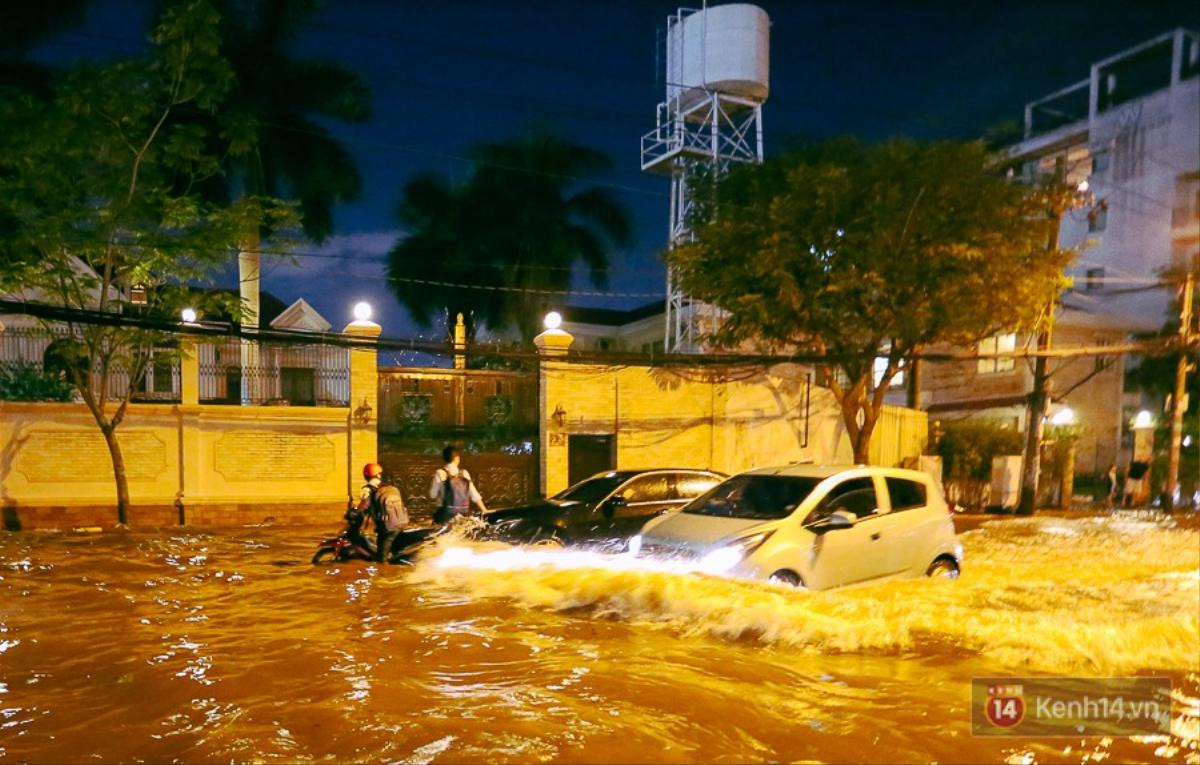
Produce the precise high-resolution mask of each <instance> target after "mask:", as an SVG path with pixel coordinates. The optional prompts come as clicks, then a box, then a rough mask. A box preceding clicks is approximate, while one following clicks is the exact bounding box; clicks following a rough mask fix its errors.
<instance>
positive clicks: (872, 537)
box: [871, 531, 879, 541]
mask: <svg viewBox="0 0 1200 765" xmlns="http://www.w3.org/2000/svg"><path fill="white" fill-rule="evenodd" d="M877 539H879V532H878V531H876V532H875V533H874V534H872V535H871V541H875V540H877Z"/></svg>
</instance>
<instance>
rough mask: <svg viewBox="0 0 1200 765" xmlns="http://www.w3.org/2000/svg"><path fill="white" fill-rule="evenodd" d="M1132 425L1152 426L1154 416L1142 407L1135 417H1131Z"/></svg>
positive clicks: (1138, 426) (1137, 426)
mask: <svg viewBox="0 0 1200 765" xmlns="http://www.w3.org/2000/svg"><path fill="white" fill-rule="evenodd" d="M1133 427H1135V428H1152V427H1154V418H1153V417H1152V416H1151V415H1150V412H1149V411H1147V410H1145V409H1143V410H1142V411H1140V412H1138V413H1137V417H1134V418H1133Z"/></svg>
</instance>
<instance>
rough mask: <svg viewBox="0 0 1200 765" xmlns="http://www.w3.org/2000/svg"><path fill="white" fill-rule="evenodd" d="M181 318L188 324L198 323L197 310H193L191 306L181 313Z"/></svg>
mask: <svg viewBox="0 0 1200 765" xmlns="http://www.w3.org/2000/svg"><path fill="white" fill-rule="evenodd" d="M179 316H180V317H181V318H182V319H183V321H184V322H185V323H186V324H194V323H195V322H196V309H195V308H191V307H190V306H189V307H188V308H184V309H183V310H182V311H180V312H179Z"/></svg>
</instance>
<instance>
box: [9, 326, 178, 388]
mask: <svg viewBox="0 0 1200 765" xmlns="http://www.w3.org/2000/svg"><path fill="white" fill-rule="evenodd" d="M82 339H83V334H82V332H81V331H72V329H71V328H70V327H67V326H64V325H50V326H37V325H31V326H16V327H6V328H5V329H4V330H3V331H0V369H3V370H4V371H5V372H7V373H8V374H10V375H21V376H22V377H24V378H25V379H27V380H36V379H37V378H41V379H43V380H61V381H64V382H65V383H68V384H69V383H70V382H71V380H72V379H73V376H72V374H71V371H72V368H74V367H80V366H81V365H87V363H88V361H87V357H86V355H81V354H80V353H79V352H78V351H77V350H76V349H75V348H72V346H73V345H74V344H76V343H79V342H81V341H82ZM143 366H144V368H143V369H142V370H141V372H140V373H139V374H138V379H137V380H135V381H133V393H132V395H131V400H133V401H164V402H172V401H178V400H179V393H180V376H179V355H178V351H177V349H176V347H173V346H172V345H164V346H163V347H162V348H158V349H154V350H151V351H150V359H148V360H147V362H146V363H145V364H144V365H143ZM80 371H82V368H81V369H80ZM90 374H91V375H92V379H93V381H94V382H95V384H96V385H97V386H98V385H99V380H100V378H101V376H102V373H101V371H100V370H99V369H91V370H90ZM129 387H130V364H129V363H128V361H126V360H125V359H123V358H121V357H120V356H118V357H116V358H114V359H112V361H111V362H110V365H109V370H108V384H107V394H108V396H109V398H111V399H120V398H123V397H124V395H125V393H126V392H127V391H128V390H129Z"/></svg>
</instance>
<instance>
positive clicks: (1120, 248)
mask: <svg viewBox="0 0 1200 765" xmlns="http://www.w3.org/2000/svg"><path fill="white" fill-rule="evenodd" d="M1003 158H1004V162H1005V163H1006V164H1007V166H1008V167H1009V168H1010V171H1011V172H1012V173H1013V175H1014V176H1020V177H1022V178H1024V179H1027V180H1033V179H1036V178H1037V177H1038V176H1039V175H1047V174H1050V175H1052V174H1056V173H1057V174H1060V175H1061V177H1063V178H1064V179H1065V180H1066V181H1067V182H1068V183H1070V184H1072V185H1075V186H1078V187H1079V188H1080V189H1081V190H1083V191H1086V192H1088V195H1089V196H1090V203H1089V205H1088V206H1086V207H1084V208H1081V209H1076V210H1070V211H1068V212H1067V213H1066V214H1064V215H1063V217H1062V222H1061V224H1060V229H1059V240H1060V242H1061V244H1062V245H1064V246H1069V247H1074V246H1083V245H1086V246H1084V249H1083V252H1082V254H1081V255H1080V256H1079V258H1078V259H1077V260H1076V262H1075V263H1074V264H1073V265H1072V266H1071V268H1070V269H1069V270H1068V275H1070V276H1071V277H1072V278H1073V282H1074V283H1073V286H1072V287H1071V289H1070V290H1069V291H1068V292H1067V293H1066V294H1065V295H1064V297H1063V300H1062V304H1061V307H1060V308H1059V310H1058V312H1057V315H1056V317H1055V323H1054V333H1053V342H1054V344H1055V345H1057V346H1068V345H1069V346H1096V345H1105V344H1111V343H1116V342H1119V341H1121V340H1122V339H1123V338H1125V337H1126V336H1127V335H1128V334H1129V333H1131V332H1135V331H1146V330H1154V329H1157V328H1159V327H1161V326H1162V325H1163V323H1164V322H1165V321H1166V320H1167V318H1168V316H1167V311H1168V309H1169V306H1170V304H1171V299H1172V297H1173V296H1174V293H1173V292H1172V291H1171V290H1170V289H1167V288H1164V287H1163V285H1162V284H1161V283H1158V282H1160V280H1161V278H1162V276H1163V274H1164V273H1166V272H1167V271H1169V270H1173V269H1180V268H1192V269H1197V268H1200V34H1198V33H1197V32H1194V31H1190V30H1186V29H1177V30H1175V31H1173V32H1168V33H1167V34H1164V35H1161V36H1159V37H1156V38H1154V39H1152V40H1148V41H1146V42H1144V43H1142V44H1140V45H1137V46H1134V47H1133V48H1130V49H1128V50H1125V51H1122V52H1120V53H1118V54H1116V55H1114V56H1111V57H1109V58H1106V59H1104V60H1102V61H1098V62H1096V63H1095V64H1092V66H1091V69H1090V72H1089V74H1088V77H1087V78H1086V79H1084V80H1081V81H1080V82H1077V83H1075V84H1074V85H1070V86H1068V87H1066V88H1064V89H1062V90H1059V91H1057V92H1055V93H1051V94H1050V95H1048V96H1045V97H1043V98H1040V99H1038V100H1036V101H1033V102H1031V103H1029V104H1028V105H1027V106H1026V107H1025V136H1024V138H1023V140H1021V141H1020V142H1018V143H1016V144H1014V145H1012V146H1011V147H1009V148H1008V149H1007V150H1006V151H1005V152H1004V154H1003ZM1000 288H1002V287H1000ZM1033 343H1034V339H1033V338H1032V337H1021V336H1017V335H1012V334H1009V335H1003V336H1000V337H995V338H989V339H988V340H985V341H983V342H982V343H980V350H981V351H998V350H999V351H1002V350H1011V349H1014V348H1018V347H1025V346H1026V345H1030V346H1032V344H1033ZM1051 366H1052V378H1051V380H1052V391H1051V395H1052V397H1053V401H1054V405H1053V409H1054V410H1056V411H1057V410H1061V409H1062V408H1064V407H1070V409H1071V410H1073V412H1074V414H1075V418H1076V421H1077V422H1078V423H1079V424H1080V425H1081V426H1082V430H1083V435H1082V437H1081V441H1080V443H1079V446H1078V456H1077V463H1076V464H1077V468H1078V469H1079V470H1080V471H1082V472H1097V471H1103V470H1104V469H1105V468H1106V467H1107V465H1108V464H1110V463H1112V462H1115V461H1117V460H1118V455H1119V454H1120V450H1121V441H1120V439H1121V432H1122V423H1123V419H1124V416H1123V404H1124V398H1125V396H1124V374H1123V371H1124V361H1123V359H1122V358H1120V357H1113V358H1106V357H1094V356H1093V357H1082V358H1076V359H1073V360H1068V361H1062V362H1059V363H1056V364H1052V365H1051ZM921 387H922V390H921V406H922V408H925V409H927V410H928V411H929V413H930V417H931V419H936V418H947V419H954V418H958V417H968V416H982V417H989V418H993V419H999V420H1001V421H1002V422H1005V423H1010V424H1011V426H1012V427H1014V428H1018V429H1023V428H1024V426H1025V420H1024V413H1025V402H1026V396H1027V394H1028V392H1029V391H1030V390H1031V389H1032V374H1031V372H1030V369H1029V365H1028V364H1027V363H1026V362H1024V361H1023V360H1022V361H1013V360H982V359H981V360H979V361H971V362H961V363H950V364H940V365H929V368H928V369H927V370H926V372H925V374H924V375H923V379H922V385H921Z"/></svg>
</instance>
